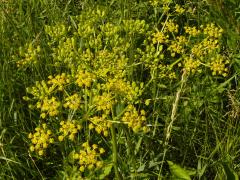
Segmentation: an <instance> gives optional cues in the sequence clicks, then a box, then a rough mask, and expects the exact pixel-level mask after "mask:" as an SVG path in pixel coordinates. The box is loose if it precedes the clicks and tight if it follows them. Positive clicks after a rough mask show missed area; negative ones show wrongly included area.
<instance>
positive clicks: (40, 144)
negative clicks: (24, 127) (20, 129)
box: [28, 123, 54, 156]
mask: <svg viewBox="0 0 240 180" xmlns="http://www.w3.org/2000/svg"><path fill="white" fill-rule="evenodd" d="M51 135H52V132H51V130H48V129H47V125H46V124H45V123H44V124H42V126H39V127H37V128H35V133H33V134H32V133H29V134H28V138H29V139H31V142H32V144H31V146H30V151H32V152H33V151H35V152H36V153H38V155H39V156H42V155H43V154H44V150H45V149H46V148H47V147H48V145H49V144H51V143H53V142H54V139H53V138H52V137H51Z"/></svg>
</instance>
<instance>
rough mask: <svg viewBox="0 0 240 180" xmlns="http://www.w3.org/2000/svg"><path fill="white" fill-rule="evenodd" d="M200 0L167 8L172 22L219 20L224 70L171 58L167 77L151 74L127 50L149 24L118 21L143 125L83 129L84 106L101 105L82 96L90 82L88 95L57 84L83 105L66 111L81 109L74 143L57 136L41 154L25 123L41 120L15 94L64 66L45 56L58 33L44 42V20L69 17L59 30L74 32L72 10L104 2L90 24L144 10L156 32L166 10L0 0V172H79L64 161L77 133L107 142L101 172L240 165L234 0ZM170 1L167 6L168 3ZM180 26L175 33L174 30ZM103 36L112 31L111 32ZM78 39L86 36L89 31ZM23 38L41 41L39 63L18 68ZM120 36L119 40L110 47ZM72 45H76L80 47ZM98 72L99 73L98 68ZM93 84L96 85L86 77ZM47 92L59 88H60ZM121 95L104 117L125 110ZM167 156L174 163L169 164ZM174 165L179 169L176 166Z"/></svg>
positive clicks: (239, 57) (157, 172)
mask: <svg viewBox="0 0 240 180" xmlns="http://www.w3.org/2000/svg"><path fill="white" fill-rule="evenodd" d="M206 2H207V3H204V2H203V3H201V2H198V1H191V2H189V1H174V2H173V4H175V3H179V4H182V5H185V6H187V7H193V8H195V11H196V12H197V13H195V14H194V15H189V14H185V15H181V16H176V15H174V16H169V17H168V18H173V19H174V20H175V21H176V22H178V24H179V26H180V28H182V27H183V25H184V24H186V23H187V24H191V25H196V26H198V25H201V24H206V23H209V22H214V23H216V24H217V25H218V26H220V27H222V28H223V30H224V33H223V37H222V39H221V48H220V49H219V52H220V53H222V54H224V56H225V57H227V59H229V60H230V64H229V65H228V68H229V73H228V76H227V77H223V76H212V74H211V72H210V70H209V69H207V66H206V68H203V72H202V73H200V74H196V75H189V74H187V75H185V74H184V73H183V70H182V69H180V68H179V67H176V66H174V68H175V67H176V68H175V69H174V71H175V73H176V75H177V78H176V79H175V80H171V79H164V78H158V77H157V76H158V74H157V73H156V72H155V71H153V69H152V68H147V67H146V66H145V62H142V61H141V60H139V59H140V57H141V56H140V55H139V54H138V53H137V51H136V49H137V48H141V50H142V51H144V52H145V50H146V49H144V48H145V45H144V42H143V39H144V38H146V37H148V36H149V35H148V34H147V33H148V32H147V33H146V34H144V33H142V34H141V33H138V32H134V33H133V34H127V33H126V32H125V31H124V30H123V29H121V31H120V32H117V33H116V34H118V35H119V36H120V37H123V41H124V42H125V43H130V47H129V48H128V49H127V50H124V49H123V53H124V55H125V56H126V57H127V58H128V59H129V60H128V65H129V64H130V65H129V66H126V67H127V69H126V74H127V75H126V77H125V78H127V80H128V81H136V82H139V84H140V82H144V91H143V93H142V95H141V96H140V98H139V103H138V104H137V105H135V106H136V107H137V110H139V111H140V109H144V110H145V111H146V113H147V115H146V116H147V122H148V125H149V127H150V129H151V130H150V132H149V133H146V134H145V133H142V132H138V133H133V131H132V129H131V128H128V127H127V126H125V125H123V123H114V125H113V126H112V128H111V132H110V131H109V134H111V135H110V136H109V137H104V136H103V135H98V134H97V133H96V132H94V131H90V130H89V129H88V122H87V120H86V119H87V116H92V115H93V114H98V115H100V114H101V113H100V112H97V113H96V112H95V110H94V109H91V106H90V105H91V98H93V97H92V96H95V95H96V94H94V93H96V91H94V90H93V91H91V92H92V93H93V94H92V95H91V96H90V97H89V99H88V98H87V95H86V94H84V93H82V92H85V91H82V90H79V89H78V88H76V87H74V86H73V85H72V86H70V87H68V89H67V88H66V91H67V92H68V93H69V94H72V93H73V92H75V91H79V92H80V91H81V92H80V94H81V95H82V97H83V99H84V102H83V104H84V107H85V109H84V110H82V111H79V112H76V114H74V113H73V114H74V116H76V117H78V118H79V119H81V120H79V122H80V123H82V125H83V130H82V131H81V132H80V133H79V134H78V136H77V143H76V144H74V143H72V142H64V143H62V144H61V143H59V142H56V143H55V144H54V145H53V148H52V149H50V150H49V152H48V155H47V156H43V157H41V156H38V155H36V154H34V153H32V152H30V150H29V146H30V141H29V139H28V134H29V132H34V129H35V127H37V126H38V125H39V124H41V123H42V122H43V121H45V120H42V119H41V118H40V117H39V116H40V112H39V110H36V109H30V108H28V102H26V101H24V100H23V96H26V95H29V94H27V92H26V88H27V87H31V86H34V84H35V82H36V81H41V80H47V78H48V76H49V75H55V74H59V73H62V72H67V73H70V71H71V69H70V68H68V67H67V65H68V64H67V63H66V64H64V63H63V65H64V66H55V65H54V62H55V59H54V58H53V56H52V54H53V52H54V48H53V47H56V48H59V49H61V48H60V47H58V46H57V45H58V43H59V40H56V39H55V42H54V43H55V44H53V45H52V46H51V45H49V44H48V42H50V41H51V39H50V37H49V35H48V34H47V33H46V31H45V29H44V26H45V25H49V26H55V25H56V24H59V23H63V24H65V25H66V26H69V27H70V26H71V27H72V29H71V30H70V31H69V32H68V33H67V34H65V35H64V36H65V37H71V36H74V32H77V30H76V29H75V26H76V25H78V23H79V19H78V18H77V17H76V16H78V15H81V14H83V17H84V18H85V21H87V20H88V19H90V17H88V16H87V17H86V15H85V16H84V13H86V12H89V11H87V10H88V9H90V10H95V9H97V8H99V9H100V10H105V11H106V12H107V13H108V16H107V17H105V19H101V18H100V20H99V21H97V23H96V24H94V25H95V26H96V27H97V28H96V32H95V33H96V34H98V33H99V34H100V33H101V31H100V30H99V27H100V26H104V25H106V23H107V22H111V23H113V24H114V25H116V26H117V25H119V24H121V23H122V22H123V20H129V19H132V20H137V19H140V20H145V22H146V23H147V24H148V25H149V27H150V28H149V29H150V30H151V32H155V29H156V28H159V27H161V22H165V20H166V17H167V15H162V12H161V11H160V9H157V8H156V9H154V7H152V6H151V5H149V2H148V1H143V0H140V1H135V0H134V1H126V0H125V1H123V0H121V1H91V0H85V1H74V0H68V1H67V0H61V1H54V0H49V1H48V0H39V1H37V0H29V1H26V0H16V1H14V0H9V1H7V0H5V1H4V0H2V1H1V0H0V72H1V75H0V177H1V178H2V179H67V178H70V179H74V178H75V179H78V177H77V176H78V175H79V174H80V171H79V170H78V169H77V165H76V164H74V163H72V162H71V157H70V155H69V154H70V153H71V152H73V151H77V148H79V147H80V145H81V144H82V143H83V142H85V141H86V140H89V141H90V142H93V143H96V144H97V143H99V144H100V145H99V146H103V147H104V149H105V150H106V154H104V155H103V157H102V159H103V160H104V161H105V162H106V165H105V167H106V168H105V171H107V170H109V169H110V170H109V172H105V175H106V178H109V179H113V178H114V177H115V178H116V179H121V178H122V179H170V178H173V179H174V176H175V178H176V179H178V178H180V177H182V178H183V177H184V174H187V175H185V179H187V177H189V175H188V174H191V173H189V171H192V172H195V173H192V174H193V175H191V178H192V179H226V178H230V176H231V175H232V176H235V178H236V176H237V175H240V163H239V158H240V152H239V146H240V142H239V131H240V126H239V120H240V86H239V83H240V78H239V73H240V52H239V49H240V46H239V42H240V41H239V40H240V36H239V32H240V31H239V23H240V22H239V21H240V18H239V14H240V4H239V3H238V2H237V0H236V1H234V0H231V1H230V0H227V1H224V2H223V1H221V0H218V1H206ZM171 7H172V8H174V6H173V5H172V6H171ZM82 24H84V22H83V23H82ZM121 25H122V24H121ZM126 27H129V26H126ZM77 28H79V27H77ZM121 28H124V26H122V27H121ZM182 29H183V28H182ZM129 31H132V30H129ZM124 33H126V34H124ZM180 33H183V30H182V32H180ZM125 35H126V36H125ZM77 37H78V38H80V36H77ZM87 38H88V39H87ZM111 38H112V39H113V38H116V39H118V37H116V36H114V35H113V36H111ZM86 39H87V41H88V40H89V41H90V40H91V38H89V37H86ZM118 40H119V39H118ZM194 41H197V39H195V40H194ZM29 43H33V44H34V43H35V44H38V45H40V46H41V53H40V56H39V58H38V63H37V64H30V65H28V66H26V67H23V68H22V69H21V68H18V67H17V65H16V62H17V60H16V57H13V56H14V55H15V56H17V54H18V53H19V47H24V45H25V44H29ZM77 43H79V44H78V45H79V46H83V47H84V48H85V44H86V43H87V42H82V41H81V43H83V45H82V44H81V45H80V40H79V39H77ZM84 43H85V44H84ZM104 43H105V42H103V44H104ZM78 45H77V46H78ZM86 46H87V45H86ZM121 46H122V45H121V44H120V45H117V46H116V47H121ZM109 47H110V48H109ZM123 47H124V46H123ZM84 48H83V49H82V51H81V53H83V52H84ZM105 48H106V49H111V46H110V45H109V46H108V45H106V47H105ZM63 49H64V48H63ZM99 49H101V48H100V47H96V48H95V49H94V48H92V49H91V50H92V51H93V52H94V53H95V52H96V54H97V52H98V51H100V50H99ZM111 50H112V49H111ZM146 51H147V50H146ZM163 52H164V53H163ZM165 52H167V51H166V47H165V46H164V47H163V51H162V52H160V54H164V56H165V58H166V59H167V60H168V61H169V62H174V63H175V59H176V58H175V59H174V58H173V57H171V56H170V54H167V53H165ZM81 53H79V54H78V56H79V57H81ZM96 54H95V55H96ZM136 54H137V56H136V57H135V55H136ZM149 54H150V53H149ZM96 56H97V55H96ZM177 57H178V56H177ZM180 57H181V56H180V55H179V58H180ZM158 58H160V57H159V56H158ZM173 60H174V61H173ZM76 61H77V60H76ZM180 61H181V60H180ZM181 62H182V61H181ZM88 70H89V69H88ZM90 70H91V67H90ZM183 74H184V75H183ZM99 81H100V82H101V83H104V82H105V80H104V78H102V79H101V80H99ZM94 88H95V89H96V86H95V84H94V85H93V89H94ZM101 91H103V90H101ZM101 91H99V92H97V93H100V92H101ZM56 96H57V97H59V98H63V96H61V95H60V94H57V95H56ZM120 98H121V100H123V99H124V98H123V97H120ZM146 99H151V100H150V105H149V106H147V105H145V104H144V101H145V100H146ZM125 103H126V102H124V103H117V104H116V106H114V107H113V108H112V112H111V113H112V114H111V117H112V118H113V120H114V121H115V120H116V121H120V120H119V119H120V118H119V117H121V116H122V115H123V113H124V111H125V110H126V109H125V108H126V104H125ZM62 114H63V115H62V116H59V118H60V119H61V118H62V117H66V116H67V115H69V112H67V111H65V110H62ZM84 114H85V115H86V116H85V115H84ZM50 119H51V118H50ZM50 122H52V124H53V126H52V127H53V129H54V130H57V129H58V128H59V124H58V123H57V121H55V120H54V118H52V119H51V121H50ZM49 125H50V124H49ZM168 161H171V162H173V163H174V164H173V165H171V163H169V162H168ZM107 167H109V168H108V169H107ZM174 168H175V169H174ZM229 169H230V171H229V172H228V171H227V170H229ZM175 170H176V171H178V172H180V175H179V174H178V173H177V172H176V171H175ZM187 170H188V171H187ZM186 172H188V173H186ZM103 174H104V172H100V173H99V172H94V173H92V174H91V173H89V174H85V175H86V176H88V178H90V179H94V178H95V179H97V178H99V177H100V176H101V175H102V176H103ZM1 178H0V179H1ZM183 179H184V178H183Z"/></svg>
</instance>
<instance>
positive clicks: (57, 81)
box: [47, 73, 70, 91]
mask: <svg viewBox="0 0 240 180" xmlns="http://www.w3.org/2000/svg"><path fill="white" fill-rule="evenodd" d="M48 79H49V80H48V82H47V83H48V84H50V85H52V86H53V87H58V90H59V91H62V90H63V88H64V85H66V84H68V83H69V82H70V79H69V77H68V76H67V75H66V73H62V74H58V75H56V76H55V77H53V76H48Z"/></svg>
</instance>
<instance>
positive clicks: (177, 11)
mask: <svg viewBox="0 0 240 180" xmlns="http://www.w3.org/2000/svg"><path fill="white" fill-rule="evenodd" d="M175 11H176V13H178V14H182V13H184V12H185V9H184V8H183V7H181V6H180V5H179V4H176V5H175Z"/></svg>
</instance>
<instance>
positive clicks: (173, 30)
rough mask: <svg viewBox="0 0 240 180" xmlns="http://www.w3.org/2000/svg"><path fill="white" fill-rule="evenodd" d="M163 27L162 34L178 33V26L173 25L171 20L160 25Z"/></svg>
mask: <svg viewBox="0 0 240 180" xmlns="http://www.w3.org/2000/svg"><path fill="white" fill-rule="evenodd" d="M162 25H163V26H165V28H164V32H170V33H178V27H179V25H178V24H175V23H174V22H173V20H172V19H170V20H169V21H167V22H166V23H165V24H164V23H162Z"/></svg>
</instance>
